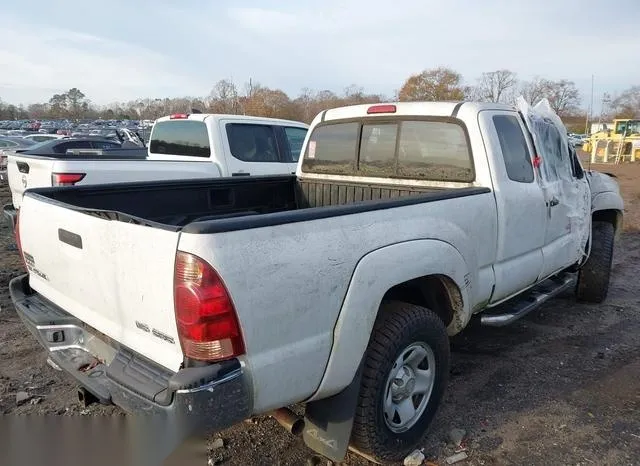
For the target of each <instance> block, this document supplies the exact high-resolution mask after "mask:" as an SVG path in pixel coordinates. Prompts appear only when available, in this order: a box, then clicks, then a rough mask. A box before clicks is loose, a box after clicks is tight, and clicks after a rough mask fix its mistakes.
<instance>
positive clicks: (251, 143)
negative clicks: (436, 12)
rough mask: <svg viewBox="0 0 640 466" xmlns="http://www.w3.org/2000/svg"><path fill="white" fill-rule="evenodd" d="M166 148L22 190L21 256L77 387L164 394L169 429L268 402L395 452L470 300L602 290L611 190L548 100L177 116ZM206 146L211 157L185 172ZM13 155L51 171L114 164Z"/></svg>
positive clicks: (438, 377)
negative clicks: (135, 172) (302, 119)
mask: <svg viewBox="0 0 640 466" xmlns="http://www.w3.org/2000/svg"><path fill="white" fill-rule="evenodd" d="M296 144H300V145H299V146H298V145H296ZM298 153H299V154H300V157H299V158H298V156H297V154H298ZM152 154H153V156H154V163H155V160H159V159H161V158H164V160H166V161H167V163H169V164H170V166H171V170H172V171H175V172H176V173H175V174H176V176H175V177H173V176H172V177H166V178H165V179H164V180H157V179H155V180H153V181H151V180H150V179H149V178H145V177H144V176H143V175H139V176H137V177H136V178H133V179H132V178H129V180H130V182H128V183H119V184H113V183H112V184H104V183H102V181H101V180H98V179H96V182H99V183H100V184H93V185H89V184H87V185H80V183H78V185H77V186H73V187H38V188H34V189H28V190H26V191H24V190H23V191H20V192H18V189H16V191H15V192H16V195H14V204H18V205H19V207H20V209H19V218H18V221H17V224H16V237H17V240H18V245H19V249H20V253H21V256H22V258H23V259H24V263H25V267H26V268H27V271H28V273H27V274H25V275H23V276H21V277H18V278H16V279H14V280H12V281H11V283H10V292H11V297H12V300H13V303H14V305H15V307H16V309H17V312H18V314H19V315H20V318H21V319H22V321H23V322H24V324H25V325H26V326H27V327H28V328H29V329H30V330H31V332H32V333H33V334H34V336H35V337H36V338H37V339H38V340H39V342H40V343H41V344H42V345H43V347H44V348H46V350H47V351H48V357H49V361H50V364H51V365H52V366H53V367H56V368H58V369H59V370H62V371H64V372H66V373H67V374H68V375H69V376H71V377H73V378H74V379H75V380H76V381H77V382H78V383H79V385H80V386H81V387H82V388H81V392H80V393H81V394H82V396H83V397H84V399H87V397H90V398H91V399H94V400H98V401H100V402H103V403H113V404H116V405H118V406H120V407H122V408H123V409H125V410H127V411H130V412H133V413H139V412H147V413H155V414H156V415H157V416H159V417H161V418H162V419H163V420H164V421H165V422H166V423H168V424H170V425H171V426H172V427H173V429H166V431H167V432H169V431H170V432H172V434H170V435H169V434H168V436H167V437H166V438H162V439H158V444H159V445H162V446H166V447H167V448H172V447H173V446H176V445H178V444H180V443H181V442H182V440H183V439H184V438H185V437H186V436H189V435H191V434H192V433H194V432H196V431H199V430H203V429H215V430H217V429H223V428H227V427H229V426H231V425H233V424H235V423H238V422H241V421H242V420H244V419H246V418H247V417H249V416H252V415H258V414H265V413H272V414H273V415H274V416H275V417H276V418H277V419H279V420H281V421H282V422H283V424H285V425H287V426H289V429H290V430H291V431H293V432H298V430H299V431H300V432H301V435H302V437H303V439H304V441H305V443H306V444H307V445H308V446H309V447H310V448H312V449H313V450H315V451H317V452H319V453H321V454H323V455H325V456H326V457H328V458H330V459H332V460H334V461H341V460H342V459H343V458H344V457H345V455H346V452H347V449H348V448H351V449H353V450H354V451H356V452H358V453H360V454H362V455H363V456H365V457H367V458H369V459H372V460H374V461H377V462H381V463H385V462H391V461H398V460H401V459H402V458H403V457H404V456H405V455H407V454H408V453H409V452H411V451H412V450H413V449H414V448H415V447H416V445H418V443H419V442H420V440H421V439H422V437H423V436H424V433H425V431H426V429H427V427H428V426H429V424H430V423H431V422H432V420H433V418H434V415H435V413H436V411H437V409H438V406H439V405H440V403H441V401H442V399H443V395H444V393H445V390H446V386H447V383H448V373H449V361H450V353H449V338H450V337H451V336H453V335H456V334H458V333H459V332H461V331H462V330H463V329H464V328H465V327H467V325H469V323H470V322H471V321H472V319H473V320H475V319H478V320H479V321H480V323H482V324H484V325H492V326H501V325H507V324H509V323H511V322H513V321H516V320H517V319H519V318H521V317H522V316H524V315H526V314H527V313H528V312H530V311H531V310H533V309H535V308H536V307H538V306H539V305H540V304H541V303H543V302H545V301H546V300H548V299H550V298H551V297H553V296H555V295H557V294H558V293H560V292H562V291H566V290H569V289H573V290H574V291H575V295H576V298H577V299H580V300H585V301H589V302H601V301H603V300H604V299H605V298H606V296H607V290H608V286H609V276H610V272H611V260H612V253H613V247H614V240H615V237H616V235H617V234H618V233H619V232H620V230H621V225H622V218H623V202H622V199H621V197H620V193H619V189H618V185H617V183H616V181H615V179H614V178H612V177H610V176H608V175H605V174H601V173H597V172H593V171H585V170H584V169H583V167H582V165H581V163H580V160H579V158H578V157H577V155H576V152H575V150H574V148H573V145H571V144H570V143H569V141H568V138H567V133H566V129H565V127H564V125H562V123H561V122H560V120H559V118H557V115H555V114H554V113H553V112H552V111H551V110H550V108H549V107H548V106H545V105H538V106H536V107H533V108H532V107H529V106H528V105H526V103H524V102H523V101H521V102H520V103H519V106H518V107H512V106H507V105H502V104H493V103H475V102H459V103H455V102H453V103H452V102H411V103H408V102H403V103H390V104H374V105H355V106H350V107H344V108H336V109H328V110H325V111H323V112H321V113H320V114H319V115H317V116H316V118H315V119H314V120H313V122H312V124H311V126H310V127H308V128H307V127H305V126H304V125H302V124H294V123H292V122H273V121H266V120H265V121H256V120H255V119H251V118H248V117H247V118H242V117H226V116H225V117H215V116H208V115H184V116H174V117H173V118H171V117H167V118H164V119H162V121H159V122H158V123H156V125H155V127H154V130H153V133H152V135H151V140H150V144H149V158H150V159H151V155H152ZM177 159H179V160H180V161H179V162H178V161H176V160H177ZM45 161H46V162H45ZM198 161H203V162H201V163H208V164H209V166H211V167H213V166H215V168H214V169H213V171H211V172H209V173H210V174H208V175H207V176H205V177H202V176H198V177H199V178H201V179H186V178H189V177H190V176H187V175H191V174H194V172H197V173H198V174H200V175H201V174H202V172H203V171H204V170H207V168H206V166H205V165H204V164H203V165H195V164H197V163H198ZM296 161H297V164H296ZM20 162H23V163H28V164H29V175H30V177H31V176H34V178H33V179H34V182H36V183H39V182H40V181H36V180H40V178H35V174H37V173H42V179H43V180H44V178H46V177H49V176H51V174H52V173H53V172H54V170H59V169H62V168H58V167H64V170H71V168H66V167H69V166H68V165H66V164H68V163H72V162H73V163H77V164H78V165H77V166H74V167H73V168H72V169H73V170H77V171H78V172H82V173H85V172H86V173H87V175H86V176H87V177H89V174H90V173H91V171H92V170H96V173H98V172H99V170H100V169H99V168H98V163H97V162H95V161H94V160H93V159H86V160H85V159H82V160H77V161H70V160H68V159H65V158H54V159H42V161H41V159H38V162H37V163H36V162H34V159H32V158H25V159H24V160H20ZM32 163H33V164H34V165H33V167H32V166H31V164H32ZM94 163H95V164H94ZM104 163H107V162H104ZM142 163H145V164H147V165H146V166H147V167H155V166H157V167H158V171H160V170H161V168H160V166H161V165H162V164H161V163H158V164H157V165H153V164H151V163H152V161H151V160H149V161H144V162H140V164H142ZM47 164H49V165H47ZM56 164H58V165H56ZM128 164H131V167H134V166H135V167H138V166H140V167H141V168H140V169H142V165H138V162H136V161H131V162H127V163H124V162H123V163H122V164H121V166H122V167H124V166H128ZM150 164H151V165H150ZM192 164H194V165H193V166H197V167H198V168H196V169H194V171H191V165H192ZM294 165H295V169H293V168H289V167H293V166H294ZM283 166H284V167H286V170H282V168H281V167H283ZM271 167H273V168H271ZM31 170H33V171H31ZM113 170H116V168H113ZM153 170H154V169H145V171H149V172H153ZM278 170H280V171H279V173H277V172H278ZM289 170H291V171H294V172H295V173H290V174H284V173H286V172H288V171H289ZM114 173H115V172H114ZM118 173H119V172H118ZM249 174H250V175H252V176H234V175H249ZM256 174H260V175H262V176H253V175H256ZM38 176H40V175H38ZM125 176H128V175H124V174H118V175H117V177H118V179H120V180H122V178H124V177H125ZM151 176H155V175H151ZM195 176H196V175H195V174H194V176H193V177H195ZM114 177H115V175H114ZM107 178H108V176H105V178H104V179H107ZM169 178H176V179H169ZM177 178H179V179H177ZM134 179H135V181H134ZM28 181H29V183H30V182H31V178H28ZM12 191H13V186H12ZM22 196H23V197H22ZM78 361H80V362H78ZM296 403H305V414H304V416H303V417H302V418H299V417H297V416H296V415H295V414H294V413H293V412H292V411H290V410H288V409H287V408H286V407H287V406H290V405H292V404H296ZM294 425H295V426H300V425H302V428H300V429H298V428H293V427H292V426H294Z"/></svg>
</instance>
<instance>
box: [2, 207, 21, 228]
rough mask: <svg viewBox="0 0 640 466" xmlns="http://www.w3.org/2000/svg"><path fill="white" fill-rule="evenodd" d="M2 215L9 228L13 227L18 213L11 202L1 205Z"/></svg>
mask: <svg viewBox="0 0 640 466" xmlns="http://www.w3.org/2000/svg"><path fill="white" fill-rule="evenodd" d="M2 215H3V216H4V218H5V219H6V221H7V222H8V223H9V224H10V225H11V228H12V229H14V228H15V226H16V216H17V215H18V211H17V210H16V209H14V207H13V204H5V205H3V206H2Z"/></svg>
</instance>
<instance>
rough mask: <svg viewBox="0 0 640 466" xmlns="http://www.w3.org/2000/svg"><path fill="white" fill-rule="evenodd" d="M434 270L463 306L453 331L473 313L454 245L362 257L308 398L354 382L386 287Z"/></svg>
mask: <svg viewBox="0 0 640 466" xmlns="http://www.w3.org/2000/svg"><path fill="white" fill-rule="evenodd" d="M436 274H437V275H445V276H447V277H449V278H450V279H451V280H452V281H453V282H454V283H455V284H456V286H457V287H458V289H459V291H460V296H461V298H462V306H461V307H460V308H459V310H458V311H457V313H456V315H454V318H453V319H452V322H451V324H450V325H449V328H448V332H449V334H455V333H457V332H458V331H459V330H460V329H461V328H462V327H464V326H465V325H466V324H467V323H468V321H469V319H470V317H471V309H470V306H469V285H470V283H471V280H470V279H469V275H468V266H467V263H466V262H465V260H464V258H463V257H462V255H461V254H460V252H459V251H458V250H457V249H456V248H454V247H453V246H452V245H451V244H449V243H446V242H444V241H440V240H415V241H407V242H403V243H398V244H394V245H391V246H387V247H384V248H381V249H378V250H376V251H373V252H371V253H369V254H367V255H366V256H364V257H363V258H362V259H361V260H360V262H359V263H358V265H357V266H356V269H355V271H354V274H353V276H352V278H351V283H350V284H349V289H348V290H347V294H346V296H345V300H344V303H343V305H342V309H341V311H340V314H339V316H338V319H337V322H336V325H335V327H334V332H333V347H332V350H331V355H330V356H329V361H328V364H327V368H326V370H325V374H324V376H323V378H322V381H321V382H320V386H319V388H318V390H317V391H316V393H315V394H314V395H313V396H312V397H311V398H310V399H309V400H308V401H313V400H319V399H323V398H326V397H329V396H332V395H335V394H336V393H338V392H340V391H341V390H342V389H343V388H344V387H347V386H348V385H349V384H350V383H351V382H352V381H353V377H354V374H355V373H356V372H357V369H358V366H359V365H360V362H361V360H362V357H363V355H364V353H365V350H366V348H367V345H368V343H369V337H370V335H371V331H372V329H373V325H374V322H375V320H376V316H377V314H378V309H379V308H380V303H381V302H382V299H383V297H384V295H385V294H386V292H387V291H388V290H390V289H391V288H393V287H394V286H395V285H398V284H401V283H404V282H406V281H409V280H412V279H414V278H419V277H423V276H426V275H436Z"/></svg>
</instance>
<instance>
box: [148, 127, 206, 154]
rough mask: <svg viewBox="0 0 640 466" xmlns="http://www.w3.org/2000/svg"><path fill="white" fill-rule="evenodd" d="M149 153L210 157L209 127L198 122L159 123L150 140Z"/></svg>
mask: <svg viewBox="0 0 640 466" xmlns="http://www.w3.org/2000/svg"><path fill="white" fill-rule="evenodd" d="M149 153H151V154H170V155H182V156H189V157H209V156H210V155H211V148H210V146H209V132H208V131H207V125H206V124H205V123H204V122H202V121H197V120H168V121H158V122H156V124H155V125H154V126H153V130H152V132H151V137H150V138H149Z"/></svg>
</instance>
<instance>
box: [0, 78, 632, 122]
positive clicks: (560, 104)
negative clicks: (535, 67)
mask: <svg viewBox="0 0 640 466" xmlns="http://www.w3.org/2000/svg"><path fill="white" fill-rule="evenodd" d="M518 95H522V96H523V97H524V98H525V99H526V100H527V101H528V102H529V103H531V104H535V103H537V102H538V101H539V100H540V99H542V98H547V99H548V100H549V102H550V104H551V106H552V107H553V108H554V110H555V111H556V112H557V113H558V114H559V115H560V116H561V117H562V118H563V119H564V120H565V121H568V122H572V123H571V124H575V125H576V126H579V125H582V129H584V121H585V118H586V112H585V111H584V110H583V109H581V108H580V106H581V101H582V98H581V95H580V92H579V91H578V89H577V87H576V85H575V83H574V82H573V81H569V80H566V79H561V80H557V81H554V80H550V79H546V78H543V77H535V78H534V79H532V80H528V81H526V80H525V81H523V80H520V79H518V76H517V74H516V73H514V72H512V71H510V70H506V69H501V70H496V71H490V72H485V73H482V74H481V76H480V77H478V78H477V79H476V80H475V82H474V83H473V84H466V83H465V82H464V80H463V77H462V75H461V74H460V73H458V72H457V71H455V70H453V69H450V68H447V67H438V68H432V69H425V70H424V71H422V72H420V73H417V74H414V75H412V76H409V78H407V79H406V81H405V82H404V83H403V84H402V86H401V87H400V89H398V90H397V91H396V92H395V94H394V95H392V96H385V95H381V94H369V93H367V92H365V90H364V89H363V88H362V87H359V86H357V85H351V86H349V87H347V88H345V89H344V90H343V92H342V93H340V94H338V93H335V92H333V91H330V90H321V91H315V90H312V89H309V88H303V89H302V91H301V92H300V93H299V95H297V96H295V97H291V96H289V95H287V94H286V93H285V92H284V91H282V90H280V89H272V88H269V87H266V86H262V85H261V84H259V83H256V82H253V80H250V81H249V82H248V83H246V84H244V85H243V86H240V87H239V86H237V85H236V84H235V83H234V82H232V81H230V80H227V79H223V80H221V81H218V82H217V83H216V84H215V85H214V86H213V88H212V90H211V92H210V93H209V95H207V96H200V97H188V96H187V97H178V98H166V97H165V98H143V99H136V100H132V101H129V102H114V103H112V104H110V105H105V106H98V105H94V104H92V102H91V101H90V100H89V99H88V97H87V96H86V95H85V94H84V93H83V92H82V91H81V90H79V89H78V88H75V87H74V88H72V89H69V90H68V91H67V92H65V93H61V94H55V95H53V96H52V97H51V98H50V99H49V101H48V102H43V103H36V104H31V105H29V106H27V107H24V106H22V105H11V104H5V103H3V102H2V101H1V100H0V120H14V119H27V118H34V119H46V118H50V119H58V118H68V119H72V120H79V119H96V118H103V119H155V118H158V117H160V116H162V115H168V114H171V113H178V112H191V111H192V110H193V109H197V110H200V111H202V112H207V113H231V114H246V115H255V116H265V117H277V118H286V119H292V120H299V121H305V122H310V121H311V120H312V119H313V117H314V116H315V115H317V114H318V113H320V112H321V111H322V110H324V109H326V108H332V107H338V106H343V105H354V104H366V103H376V102H384V101H391V100H399V101H418V100H426V101H442V100H474V101H485V102H501V103H514V102H515V99H516V98H517V96H518ZM604 113H605V114H604V115H603V116H604V117H606V118H613V117H620V118H633V117H640V86H633V87H631V88H630V89H628V90H626V91H624V92H623V93H622V94H620V95H619V96H618V97H617V98H616V99H614V100H613V101H611V102H609V106H608V107H607V109H606V111H605V112H604ZM576 131H578V129H576Z"/></svg>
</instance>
